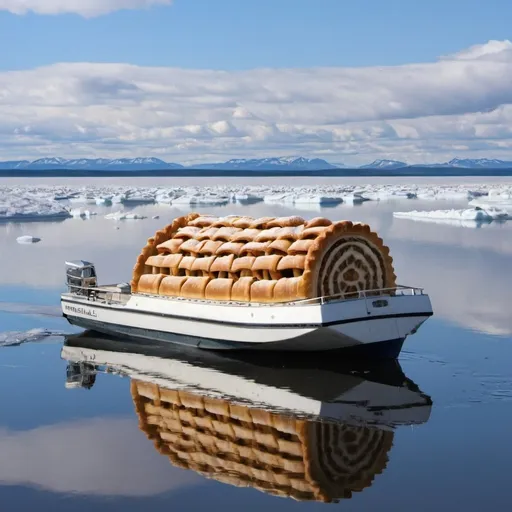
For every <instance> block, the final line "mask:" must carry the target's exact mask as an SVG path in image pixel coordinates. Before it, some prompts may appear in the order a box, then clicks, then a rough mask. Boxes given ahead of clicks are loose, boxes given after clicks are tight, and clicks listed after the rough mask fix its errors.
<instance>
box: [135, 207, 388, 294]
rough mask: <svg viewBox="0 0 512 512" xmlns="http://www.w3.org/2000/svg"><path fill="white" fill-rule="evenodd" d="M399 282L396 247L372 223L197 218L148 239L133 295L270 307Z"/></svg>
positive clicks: (181, 219)
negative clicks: (393, 253) (388, 244)
mask: <svg viewBox="0 0 512 512" xmlns="http://www.w3.org/2000/svg"><path fill="white" fill-rule="evenodd" d="M395 282H396V276H395V272H394V269H393V259H392V258H391V256H390V255H389V249H388V247H386V246H385V245H384V244H383V241H382V240H381V239H380V238H379V237H378V236H377V234H376V233H374V232H372V231H371V230H370V228H369V226H367V225H366V224H354V223H352V222H350V221H338V222H332V221H330V220H329V219H325V218H323V217H317V218H315V219H311V220H309V221H306V220H304V219H302V218H301V217H282V218H274V217H263V218H259V219H254V218H251V217H237V216H228V217H222V218H218V217H214V216H210V215H199V214H197V213H192V214H190V215H186V216H184V217H179V218H177V219H175V220H174V221H173V222H172V223H171V224H169V225H168V226H167V227H166V228H164V229H162V230H160V231H158V232H157V233H156V234H155V236H154V237H152V238H150V239H149V240H148V243H147V244H146V246H145V247H144V248H143V250H142V252H141V254H140V256H139V257H138V258H137V262H136V264H135V267H134V270H133V277H132V281H131V286H132V292H133V293H143V294H151V295H163V296H168V297H189V298H195V299H207V300H216V301H235V300H236V301H242V302H247V301H251V302H263V303H265V302H289V301H293V300H299V299H306V298H315V297H320V296H329V295H338V294H345V295H347V296H351V295H352V294H357V293H358V292H360V291H362V290H378V289H382V288H392V287H394V286H395Z"/></svg>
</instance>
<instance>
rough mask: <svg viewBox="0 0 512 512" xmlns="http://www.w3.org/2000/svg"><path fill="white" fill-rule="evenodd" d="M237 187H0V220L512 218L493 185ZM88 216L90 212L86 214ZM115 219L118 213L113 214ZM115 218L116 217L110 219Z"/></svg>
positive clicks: (508, 188)
mask: <svg viewBox="0 0 512 512" xmlns="http://www.w3.org/2000/svg"><path fill="white" fill-rule="evenodd" d="M285 180H286V179H285V178H283V184H282V185H274V184H272V185H265V184H261V185H239V184H225V185H215V186H176V187H168V186H167V187H128V186H111V185H105V186H100V185H87V186H76V187H73V186H46V187H45V186H23V187H0V219H4V220H5V219H8V220H9V219H12V220H20V219H24V218H27V219H28V218H30V219H34V218H52V217H71V216H79V217H82V218H83V217H86V218H87V216H88V215H92V214H93V213H94V212H93V211H92V210H90V209H89V208H90V207H89V205H91V207H98V206H99V207H102V208H106V207H113V208H115V206H116V205H120V204H131V205H133V206H135V205H140V204H148V203H159V204H167V205H170V206H172V207H177V208H182V209H190V208H193V207H195V206H203V207H206V206H222V205H226V204H228V203H230V202H231V203H240V204H251V203H256V202H260V201H265V202H266V203H271V204H284V205H289V206H291V207H294V206H295V207H297V208H299V207H300V208H302V207H306V206H307V207H308V208H309V207H310V206H312V205H317V206H318V205H320V206H333V205H336V204H339V203H341V202H344V203H346V204H349V205H351V204H359V203H362V202H365V201H369V200H371V201H385V200H393V201H410V200H415V199H416V198H417V199H422V200H426V199H427V200H433V201H437V200H447V199H449V200H457V201H462V202H470V201H471V204H470V206H481V207H483V208H484V209H488V208H489V207H490V206H495V207H497V208H501V209H505V210H507V211H508V212H509V213H511V214H512V185H511V184H509V183H503V184H501V185H498V186H497V185H496V184H485V183H482V184H474V183H472V184H449V185H448V184H444V185H428V186H425V185H421V186H420V185H418V184H414V183H410V184H403V183H402V184H396V185H391V184H386V183H380V184H376V183H374V184H367V185H361V186H357V185H354V184H344V183H343V182H334V183H332V184H322V185H308V186H293V181H292V180H288V181H290V182H291V183H292V185H290V182H289V183H286V181H285ZM87 212H89V213H87ZM116 215H117V214H116ZM114 218H117V217H114Z"/></svg>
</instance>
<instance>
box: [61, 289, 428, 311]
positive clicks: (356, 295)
mask: <svg viewBox="0 0 512 512" xmlns="http://www.w3.org/2000/svg"><path fill="white" fill-rule="evenodd" d="M66 286H67V287H68V288H73V289H74V290H75V289H78V290H82V291H84V292H85V293H84V294H83V295H84V296H85V297H87V299H92V300H96V298H97V294H98V292H100V293H101V294H103V295H104V296H103V297H102V298H103V300H104V301H105V302H106V303H112V302H115V303H120V302H122V301H119V300H114V295H127V296H129V295H130V294H129V293H122V292H117V291H112V290H109V287H112V286H115V285H105V286H103V287H102V286H77V285H73V286H69V285H68V284H66ZM91 292H94V293H91ZM424 294H425V293H424V289H423V288H418V287H413V286H402V285H397V286H395V287H392V288H378V289H373V290H361V291H356V292H346V293H338V294H334V295H324V296H321V297H312V298H309V299H298V300H294V301H290V302H270V303H267V302H266V303H262V302H235V301H220V300H219V301H213V300H206V299H192V298H188V297H164V296H162V295H154V294H145V293H144V294H141V295H144V296H148V297H157V298H160V299H162V298H167V299H171V300H178V301H187V302H197V303H203V304H204V303H207V304H219V305H224V306H226V305H230V306H244V307H247V306H252V307H258V306H265V307H268V306H272V307H279V306H281V307H282V306H307V305H310V304H320V305H323V304H328V303H333V302H345V301H349V300H360V299H365V300H366V299H370V298H371V299H378V297H386V296H388V297H397V296H404V295H410V296H414V295H424Z"/></svg>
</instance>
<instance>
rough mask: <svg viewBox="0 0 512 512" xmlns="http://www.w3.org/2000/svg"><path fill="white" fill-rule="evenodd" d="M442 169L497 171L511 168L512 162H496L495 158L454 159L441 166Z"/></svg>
mask: <svg viewBox="0 0 512 512" xmlns="http://www.w3.org/2000/svg"><path fill="white" fill-rule="evenodd" d="M441 165H442V166H443V167H463V168H466V169H477V168H486V169H499V168H503V167H505V168H509V169H510V168H512V162H507V161H505V160H498V159H496V158H476V159H471V158H454V159H453V160H450V161H449V162H446V163H445V164H441Z"/></svg>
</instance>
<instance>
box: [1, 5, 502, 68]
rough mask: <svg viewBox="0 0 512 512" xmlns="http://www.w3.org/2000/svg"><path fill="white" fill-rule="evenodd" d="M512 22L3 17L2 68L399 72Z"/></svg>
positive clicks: (324, 16)
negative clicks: (88, 65) (102, 65)
mask: <svg viewBox="0 0 512 512" xmlns="http://www.w3.org/2000/svg"><path fill="white" fill-rule="evenodd" d="M39 1H42V2H44V0H33V2H34V3H37V2H39ZM83 3H87V2H86V0H84V1H83ZM1 4H2V2H1V1H0V5H1ZM7 4H9V1H7ZM511 19H512V2H510V1H508V0H487V1H486V2H482V1H481V0H429V1H422V0H419V1H411V0H357V1H355V0H353V1H349V0H315V1H313V0H258V1H257V2H250V1H240V0H174V2H173V4H172V5H170V6H160V7H153V8H149V9H135V10H123V11H118V12H113V13H111V14H108V15H105V16H99V17H96V18H92V19H86V18H83V17H81V16H79V15H76V14H63V15H58V16H55V15H50V16H42V15H37V14H28V15H25V16H17V15H13V14H12V13H9V12H6V11H3V12H1V11H0V44H1V46H2V48H10V49H11V51H8V52H2V55H1V57H0V69H26V68H32V67H36V66H41V65H47V64H52V63H55V62H83V61H90V62H127V63H131V64H139V65H143V66H178V67H185V68H214V69H229V70H236V69H250V68H255V67H314V66H378V65H395V64H404V63H410V62H425V61H431V60H433V59H435V58H437V57H438V56H440V55H444V54H447V53H454V52H457V51H459V50H460V49H462V48H466V47H469V46H472V45H474V44H479V43H485V42H486V41H488V40H490V39H507V38H509V37H510V35H511V33H512V31H511V29H510V20H511Z"/></svg>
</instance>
